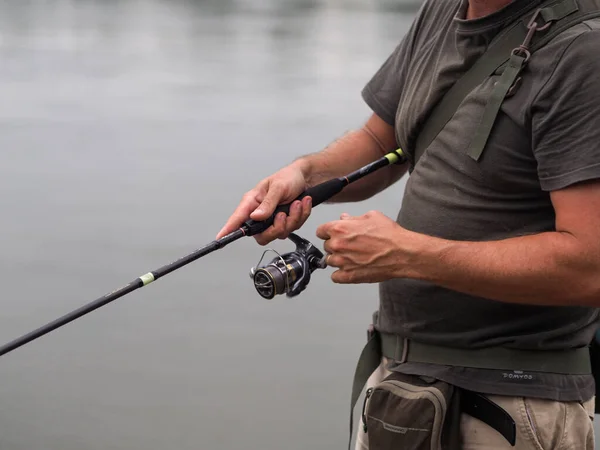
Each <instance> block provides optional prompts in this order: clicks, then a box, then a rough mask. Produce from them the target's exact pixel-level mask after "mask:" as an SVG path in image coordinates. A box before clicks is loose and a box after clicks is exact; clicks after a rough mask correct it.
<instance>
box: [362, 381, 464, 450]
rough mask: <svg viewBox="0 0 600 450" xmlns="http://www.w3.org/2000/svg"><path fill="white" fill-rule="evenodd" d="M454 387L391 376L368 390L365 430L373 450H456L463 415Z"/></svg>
mask: <svg viewBox="0 0 600 450" xmlns="http://www.w3.org/2000/svg"><path fill="white" fill-rule="evenodd" d="M454 390H455V388H454V387H453V386H452V385H449V384H448V383H445V382H442V381H438V380H433V379H431V378H428V377H419V376H416V375H405V374H401V373H396V372H394V373H392V374H391V375H390V376H388V377H387V378H385V379H384V380H382V381H381V382H380V383H379V384H377V385H376V386H374V387H373V388H370V389H369V390H367V393H366V396H365V403H364V406H363V415H362V420H363V427H364V430H365V433H367V435H368V439H369V447H370V448H371V449H373V450H400V449H402V450H442V449H443V450H456V449H458V448H460V442H457V439H459V436H460V432H459V431H460V413H458V414H455V413H453V412H454V411H457V407H455V406H454V403H453V399H454V397H455V396H454Z"/></svg>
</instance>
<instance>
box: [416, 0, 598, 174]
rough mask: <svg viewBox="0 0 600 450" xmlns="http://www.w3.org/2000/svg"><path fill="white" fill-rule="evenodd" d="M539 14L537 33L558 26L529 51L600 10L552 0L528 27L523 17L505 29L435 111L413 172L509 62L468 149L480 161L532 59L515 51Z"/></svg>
mask: <svg viewBox="0 0 600 450" xmlns="http://www.w3.org/2000/svg"><path fill="white" fill-rule="evenodd" d="M538 15H539V16H541V17H542V19H543V20H544V21H545V22H546V24H545V25H544V26H542V27H541V28H537V30H538V31H541V30H543V29H545V28H546V27H547V26H549V25H550V23H551V22H557V23H555V24H553V25H554V26H553V28H552V30H551V32H548V33H546V34H545V35H544V36H543V37H542V38H540V39H539V40H537V41H536V42H535V43H534V45H533V46H532V48H531V49H530V50H529V51H530V52H531V51H535V50H537V49H539V48H540V47H542V46H543V45H545V44H546V43H548V42H549V41H550V40H551V39H553V38H554V37H556V36H557V35H558V34H560V33H562V32H563V31H565V30H566V29H567V28H570V27H571V26H573V25H576V24H578V23H581V22H583V21H585V20H589V19H591V18H594V17H598V16H600V11H594V12H591V13H590V12H588V13H583V12H579V8H578V6H577V4H576V2H575V0H558V1H556V0H551V1H546V2H544V3H543V4H542V5H540V7H539V8H538V9H537V10H536V12H535V13H534V15H533V17H532V20H531V21H530V22H529V24H526V22H525V21H524V20H523V17H520V18H519V19H518V20H516V21H514V22H513V23H512V24H511V25H510V26H509V27H508V28H507V29H506V30H504V31H503V32H502V33H501V34H500V35H498V37H497V38H496V39H495V40H494V41H493V42H492V44H490V46H489V47H488V49H487V50H486V52H485V53H484V54H483V55H482V56H481V57H480V58H479V59H478V60H477V61H476V62H475V64H474V65H473V66H472V67H471V69H469V70H468V71H467V72H466V73H465V74H464V75H463V76H462V77H461V78H460V79H459V80H458V81H457V82H456V83H455V84H454V85H453V86H452V87H451V88H450V89H449V90H448V92H447V93H446V94H445V95H444V97H443V98H442V100H441V101H440V102H438V104H437V105H436V106H435V107H434V108H433V110H432V112H431V113H430V114H429V116H428V118H427V119H426V120H425V123H424V124H423V126H422V128H421V132H420V133H419V136H418V137H417V140H416V144H415V151H414V156H413V158H412V160H413V161H412V165H411V168H410V171H411V172H412V170H413V169H414V166H415V165H416V164H417V161H418V160H419V158H420V157H421V156H422V155H423V153H424V152H425V149H427V147H429V145H430V144H431V142H432V141H433V140H434V139H435V137H436V136H437V135H438V133H439V132H440V131H441V130H442V129H443V128H444V126H445V125H446V123H448V121H449V120H450V119H451V118H452V116H453V115H454V113H455V112H456V110H457V109H458V107H459V106H460V104H461V102H462V101H463V100H464V98H465V97H466V96H467V95H468V94H469V93H470V92H471V91H472V90H473V89H474V88H475V87H477V86H478V85H479V84H480V83H481V82H482V81H483V80H484V79H485V78H486V77H488V76H490V75H492V74H493V73H494V72H495V71H496V70H498V69H499V68H500V67H502V65H504V64H505V63H507V61H508V64H507V65H506V67H505V70H504V71H503V73H502V77H501V79H500V81H499V82H498V84H497V85H496V89H495V90H494V92H493V93H492V97H491V98H490V102H489V103H488V105H487V107H486V111H485V113H484V115H483V117H482V122H481V124H480V127H479V128H478V131H477V133H476V136H475V139H474V140H473V142H472V144H471V147H470V148H469V150H468V153H469V154H470V155H471V156H472V157H473V158H474V159H477V158H478V157H479V156H480V155H481V152H482V151H483V147H484V146H485V143H486V142H487V137H488V136H489V132H490V131H491V128H492V126H493V123H494V121H495V118H496V115H497V112H498V110H499V108H500V105H501V104H502V101H503V100H504V98H505V97H506V94H507V93H508V91H509V90H510V88H511V87H512V86H513V84H514V82H515V80H517V78H518V75H519V73H520V72H521V70H522V69H523V67H524V65H525V64H526V62H527V60H528V59H529V58H528V56H526V55H525V54H523V53H519V52H515V51H514V50H515V49H519V48H521V47H522V45H523V44H524V43H527V44H529V42H527V41H528V40H529V41H531V40H532V37H533V36H528V35H529V34H531V25H532V22H533V19H535V18H536V17H537V16H538ZM528 38H529V39H528Z"/></svg>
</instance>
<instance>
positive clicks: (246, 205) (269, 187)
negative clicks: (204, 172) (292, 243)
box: [216, 164, 312, 245]
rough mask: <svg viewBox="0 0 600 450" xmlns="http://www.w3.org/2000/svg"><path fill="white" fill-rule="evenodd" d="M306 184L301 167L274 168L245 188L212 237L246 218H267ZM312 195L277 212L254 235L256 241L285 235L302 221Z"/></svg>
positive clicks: (227, 230)
mask: <svg viewBox="0 0 600 450" xmlns="http://www.w3.org/2000/svg"><path fill="white" fill-rule="evenodd" d="M307 188H308V185H307V182H306V178H305V175H304V173H303V172H302V170H300V168H299V167H298V166H297V165H295V164H290V165H289V166H287V167H284V168H283V169H281V170H279V171H278V172H275V173H274V174H273V175H271V176H270V177H268V178H265V179H264V180H262V181H261V182H260V183H258V184H257V185H256V186H255V187H254V188H253V189H251V190H250V191H248V192H246V193H245V194H244V196H243V197H242V201H241V202H240V204H239V205H238V207H237V208H236V209H235V211H234V212H233V214H232V215H231V217H229V220H228V221H227V222H226V223H225V225H224V226H223V228H222V229H221V231H219V234H217V237H216V239H220V238H222V237H223V236H225V235H227V234H229V233H231V232H233V231H235V230H237V229H238V228H239V227H240V226H241V225H242V224H243V223H244V222H245V221H246V220H248V219H249V218H250V219H253V220H256V221H261V220H265V219H268V218H269V217H270V216H271V214H273V211H275V208H277V207H278V206H279V205H282V204H286V203H290V202H291V201H292V200H294V199H295V198H296V197H298V196H299V195H300V194H301V193H302V192H304V191H305V190H306V189H307ZM311 202H312V199H311V198H310V197H304V198H303V199H302V201H295V202H294V203H292V205H291V206H290V214H289V216H286V214H285V213H279V214H278V215H277V216H276V217H275V220H274V222H273V225H271V226H270V227H269V228H268V229H266V230H265V231H263V232H262V233H260V234H256V235H254V239H255V240H256V242H257V243H258V244H260V245H266V244H268V243H269V242H271V241H273V240H275V239H286V238H287V237H288V235H289V234H290V233H291V232H293V231H295V230H297V229H298V228H300V227H301V226H302V225H304V222H306V220H307V219H308V217H309V216H310V213H311V208H312V203H311Z"/></svg>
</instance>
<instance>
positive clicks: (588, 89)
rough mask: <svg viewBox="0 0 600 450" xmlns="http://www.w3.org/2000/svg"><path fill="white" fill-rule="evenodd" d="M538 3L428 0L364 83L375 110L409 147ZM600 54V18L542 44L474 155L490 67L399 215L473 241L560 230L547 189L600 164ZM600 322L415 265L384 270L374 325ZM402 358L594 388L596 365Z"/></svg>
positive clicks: (580, 332)
mask: <svg viewBox="0 0 600 450" xmlns="http://www.w3.org/2000/svg"><path fill="white" fill-rule="evenodd" d="M594 1H596V2H597V1H598V0H582V1H581V2H580V3H585V2H594ZM539 3H540V2H539V1H532V0H515V1H514V2H513V3H511V4H509V5H508V6H506V7H504V8H503V9H502V10H500V11H498V12H496V13H494V14H492V15H489V16H486V17H483V18H479V19H476V20H465V19H464V17H465V12H466V7H467V1H466V0H425V3H424V4H423V5H422V7H421V9H420V11H419V13H418V14H417V17H416V19H415V21H414V22H413V25H412V27H411V29H410V30H409V32H408V33H407V34H406V36H405V37H404V38H403V39H402V41H401V43H400V44H399V45H398V47H397V48H396V49H395V50H394V52H393V53H392V54H391V55H390V57H389V58H388V59H387V61H385V62H384V64H383V65H382V67H381V68H380V69H379V70H378V71H377V73H376V74H375V75H374V77H373V78H372V79H371V80H370V81H369V82H368V84H367V85H366V86H365V88H364V90H363V92H362V94H363V98H364V100H365V101H366V103H367V104H368V105H369V106H370V107H371V108H372V109H373V111H374V112H376V113H377V114H378V115H379V116H381V118H382V119H384V120H385V121H386V122H388V123H389V124H391V125H394V126H395V130H396V138H397V141H398V144H399V146H400V147H401V148H402V149H403V150H405V151H406V152H409V153H411V152H413V151H414V145H415V140H416V137H417V135H418V132H419V126H420V124H421V123H422V120H423V119H424V117H426V116H427V114H428V112H429V111H430V110H431V108H432V107H433V106H434V104H435V103H436V102H437V101H438V100H439V99H440V97H441V96H442V95H443V94H444V93H445V92H446V90H447V89H448V88H449V87H450V86H451V85H452V83H453V82H455V81H456V80H457V79H458V78H459V77H460V76H461V75H462V74H463V73H464V72H465V71H466V70H468V69H469V68H470V66H471V65H472V64H473V62H474V61H475V60H476V59H477V58H478V57H479V56H480V55H481V54H482V53H483V52H484V51H485V49H486V46H487V45H488V44H489V42H490V41H491V40H492V39H493V38H494V37H495V36H496V34H497V33H498V32H499V31H500V30H501V29H502V26H503V25H505V24H506V23H507V22H510V21H512V20H514V18H515V17H516V16H517V15H520V14H522V13H523V10H531V12H533V8H534V7H535V6H536V4H539ZM589 4H590V3H588V5H589ZM595 9H600V5H598V4H597V3H596V8H595ZM599 55H600V21H598V20H592V21H588V22H586V23H584V24H580V25H576V26H574V27H572V28H570V29H569V30H567V31H565V32H564V33H562V34H561V35H560V36H558V37H557V38H555V39H554V40H553V41H552V42H550V43H549V44H547V45H546V46H545V47H543V48H542V49H540V50H538V51H537V52H535V53H534V54H533V55H532V57H531V60H530V61H529V64H528V66H527V67H526V69H525V71H524V72H523V74H522V75H523V80H522V84H521V85H520V87H519V89H518V90H517V91H516V93H515V94H514V95H513V96H511V97H509V98H507V99H506V100H505V101H504V103H503V105H502V108H501V110H500V112H499V114H498V118H497V121H496V123H495V126H494V128H493V130H492V133H491V135H490V138H489V140H488V144H487V146H486V148H485V150H484V152H483V155H482V157H481V158H480V160H479V161H475V160H473V159H471V158H470V157H469V156H468V155H467V153H466V151H467V149H468V147H469V143H470V139H471V138H472V137H473V135H474V131H475V128H476V126H477V125H478V122H479V119H480V118H481V116H482V113H483V110H484V108H485V103H486V100H487V97H488V95H489V93H490V91H491V88H492V87H493V84H494V82H495V81H497V78H498V77H497V76H493V77H490V78H489V79H487V80H486V81H484V82H483V83H482V85H480V86H479V87H478V88H476V89H475V90H474V91H473V92H471V94H469V96H468V97H467V98H466V99H465V101H464V102H463V103H462V104H461V106H460V107H459V109H458V111H457V113H456V114H455V115H454V117H453V118H452V119H451V120H450V122H448V124H447V125H446V127H445V128H444V129H443V130H442V131H441V132H440V134H439V135H438V136H437V138H436V139H435V140H434V141H433V142H432V144H431V145H430V146H429V148H428V149H427V150H426V151H425V153H424V155H423V156H422V158H421V159H420V160H419V162H418V164H417V166H416V167H415V170H414V171H413V172H412V174H411V175H410V177H409V179H408V181H407V185H406V189H405V194H404V198H403V199H402V206H401V209H400V212H399V215H398V218H397V221H398V223H399V224H400V225H402V226H403V227H405V228H407V229H409V230H412V231H415V232H420V233H424V234H428V235H431V236H438V237H441V238H445V239H453V240H464V241H491V240H499V239H504V238H510V237H514V236H520V235H526V234H532V233H539V232H545V231H554V230H555V213H554V210H553V207H552V203H551V201H550V196H549V191H552V190H556V189H560V188H563V187H565V186H568V185H570V184H572V183H576V182H580V181H583V180H590V179H593V178H600V56H599ZM597 323H598V314H597V310H596V309H595V308H585V307H577V306H573V307H569V306H564V307H551V306H535V305H525V304H512V303H504V302H499V301H493V300H490V299H485V298H478V297H474V296H471V295H467V294H463V293H460V292H456V291H452V290H449V289H445V288H443V287H440V286H437V285H434V284H431V283H427V282H423V281H418V280H411V279H393V280H389V281H386V282H383V283H381V284H380V309H379V324H378V326H377V327H378V328H379V329H380V330H382V331H385V332H390V333H398V334H400V335H403V336H406V337H408V338H413V339H415V340H417V341H422V342H428V343H433V344H440V345H450V346H459V347H485V346H493V345H503V346H506V347H514V348H524V349H536V348H543V349H562V348H570V347H578V346H585V345H587V344H588V343H589V342H590V340H591V339H592V336H593V334H594V332H595V330H596V328H597ZM393 369H394V370H399V371H403V372H406V373H419V374H423V375H431V376H436V377H438V378H439V379H442V380H445V381H447V382H450V383H454V384H456V385H458V386H463V387H465V388H470V389H473V390H477V391H480V392H483V393H489V394H506V395H522V396H534V397H544V398H550V399H555V400H561V401H570V400H579V401H584V400H587V399H589V398H590V397H591V396H592V395H593V393H594V381H593V378H592V377H591V376H567V375H555V374H538V373H524V374H523V373H513V372H511V373H506V371H495V370H479V369H465V368H455V367H447V366H435V365H425V364H416V363H405V364H398V365H396V366H395V367H393Z"/></svg>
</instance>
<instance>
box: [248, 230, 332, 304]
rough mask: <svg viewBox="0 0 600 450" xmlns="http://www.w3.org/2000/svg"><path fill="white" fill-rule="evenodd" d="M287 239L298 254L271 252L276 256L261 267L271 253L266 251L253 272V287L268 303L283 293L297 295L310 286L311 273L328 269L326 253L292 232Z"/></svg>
mask: <svg viewBox="0 0 600 450" xmlns="http://www.w3.org/2000/svg"><path fill="white" fill-rule="evenodd" d="M288 238H289V239H290V240H291V241H292V242H293V243H294V244H296V250H295V251H293V252H289V253H285V254H283V255H280V254H279V253H277V252H276V251H275V250H271V251H273V252H274V253H276V254H277V257H275V258H273V259H272V260H271V261H270V262H269V263H268V264H266V265H264V266H260V263H261V262H262V260H263V258H264V256H265V254H266V253H267V251H269V250H266V251H265V252H264V253H263V255H262V257H261V258H260V260H259V261H258V264H257V265H256V267H253V268H252V269H250V278H252V281H253V282H254V288H255V289H256V291H257V292H258V293H259V295H260V296H261V297H263V298H266V299H267V300H271V299H272V298H274V297H275V296H276V295H282V294H286V296H287V297H294V296H296V295H298V294H299V293H300V292H302V291H303V290H304V289H305V288H306V286H307V285H308V283H309V281H310V276H311V274H312V273H313V272H314V271H315V270H316V269H324V268H325V267H326V266H327V265H326V264H325V256H324V255H323V253H322V252H321V251H320V250H319V249H318V248H317V247H315V246H314V245H313V244H311V243H310V242H309V241H307V240H306V239H303V238H301V237H300V236H298V235H297V234H294V233H290V235H289V237H288Z"/></svg>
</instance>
